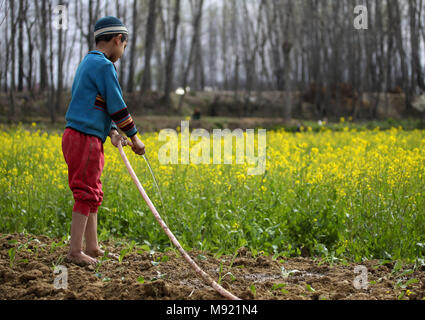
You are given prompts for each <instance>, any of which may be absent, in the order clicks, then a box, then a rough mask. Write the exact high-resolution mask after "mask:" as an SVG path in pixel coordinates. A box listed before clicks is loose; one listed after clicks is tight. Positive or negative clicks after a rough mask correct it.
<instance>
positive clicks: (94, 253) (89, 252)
mask: <svg viewBox="0 0 425 320" xmlns="http://www.w3.org/2000/svg"><path fill="white" fill-rule="evenodd" d="M84 253H85V254H86V255H88V256H90V257H92V258H97V257H103V256H104V254H105V251H104V250H101V249H100V248H97V249H94V250H87V249H86V251H84ZM108 258H112V259H115V260H119V256H118V255H116V254H115V253H112V252H108Z"/></svg>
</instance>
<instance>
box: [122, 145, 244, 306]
mask: <svg viewBox="0 0 425 320" xmlns="http://www.w3.org/2000/svg"><path fill="white" fill-rule="evenodd" d="M118 149H119V151H120V154H121V158H122V160H123V161H124V163H125V166H126V167H127V170H128V172H129V173H130V176H131V178H132V179H133V181H134V183H135V184H136V186H137V189H139V192H140V194H141V195H142V197H143V199H144V200H145V202H146V204H147V205H148V207H149V209H150V210H151V211H152V213H153V215H154V216H155V219H156V220H157V221H158V223H159V224H160V226H161V228H162V229H163V230H164V232H165V233H166V234H167V236H168V238H170V240H171V242H172V243H173V244H174V245H175V246H176V248H177V249H178V250H179V251H180V253H181V254H182V255H183V257H184V258H185V259H186V261H187V262H188V263H189V264H190V266H191V267H192V268H193V269H194V270H195V271H196V273H197V274H198V275H199V276H200V277H201V278H202V279H203V280H204V281H205V282H206V283H208V284H209V285H210V286H211V287H213V288H214V289H215V290H216V291H217V292H218V293H219V294H221V295H222V296H223V297H225V298H227V299H229V300H241V299H240V298H238V297H236V296H235V295H233V294H232V293H230V292H229V291H227V290H226V289H224V288H223V287H222V286H220V285H219V284H218V283H217V282H215V281H214V280H213V279H212V278H211V277H210V276H209V275H208V274H207V273H206V272H204V271H203V270H202V269H201V268H200V267H199V266H198V265H197V264H196V262H195V261H193V260H192V258H191V257H190V256H189V255H188V254H187V253H186V251H185V250H184V249H183V248H182V246H181V245H180V243H179V242H178V240H177V239H176V237H175V236H174V235H173V233H172V232H171V231H170V229H169V228H168V227H167V225H166V224H165V222H164V221H163V220H162V218H161V216H160V215H159V213H158V211H157V210H156V208H155V206H154V205H153V203H152V201H151V200H150V199H149V197H148V195H147V194H146V192H145V189H143V186H142V184H141V183H140V181H139V179H138V178H137V176H136V174H135V173H134V170H133V168H132V167H131V164H130V162H129V161H128V159H127V156H126V155H125V152H124V150H123V148H122V145H121V142H119V143H118Z"/></svg>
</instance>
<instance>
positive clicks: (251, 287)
mask: <svg viewBox="0 0 425 320" xmlns="http://www.w3.org/2000/svg"><path fill="white" fill-rule="evenodd" d="M249 289H250V290H251V292H252V294H253V295H254V299H255V298H256V297H257V288H255V285H253V284H251V285H250V286H249Z"/></svg>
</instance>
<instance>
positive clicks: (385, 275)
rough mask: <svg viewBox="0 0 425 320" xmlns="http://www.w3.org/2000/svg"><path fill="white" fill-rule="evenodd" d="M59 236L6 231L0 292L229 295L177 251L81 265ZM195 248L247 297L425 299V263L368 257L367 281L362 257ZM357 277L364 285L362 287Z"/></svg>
mask: <svg viewBox="0 0 425 320" xmlns="http://www.w3.org/2000/svg"><path fill="white" fill-rule="evenodd" d="M58 242H59V240H58V239H50V238H48V237H44V236H30V235H19V234H10V235H6V234H0V299H30V300H31V299H96V300H101V299H112V300H117V299H145V300H146V299H164V300H168V299H171V300H204V299H206V300H215V299H223V298H222V297H221V296H220V295H219V294H218V293H216V292H215V291H214V289H212V288H211V287H209V286H208V285H205V284H204V282H203V281H202V279H201V278H199V277H198V276H197V275H196V273H195V272H194V271H193V270H192V269H191V267H190V266H189V264H188V263H187V262H186V261H185V260H184V258H183V257H182V256H180V255H179V254H177V251H168V252H166V253H153V254H151V253H150V252H146V251H144V250H141V249H140V248H137V249H134V250H133V251H132V252H131V253H129V254H127V255H126V256H125V257H124V258H123V260H122V261H121V263H120V262H119V261H115V260H105V261H103V262H102V264H101V265H100V266H98V268H96V267H93V266H86V267H80V266H77V265H75V264H72V263H67V262H65V261H64V258H65V257H66V254H67V250H68V244H67V243H66V242H65V243H64V244H62V245H60V246H57V247H55V245H54V244H55V243H58ZM52 243H53V245H52ZM102 248H103V249H107V250H108V251H109V252H113V253H116V254H118V255H119V254H120V251H121V250H122V249H123V248H124V247H123V245H122V244H121V243H116V242H112V241H111V242H104V243H102ZM14 251H15V252H16V253H15V256H14V258H13V252H14ZM189 255H190V256H191V257H192V258H193V259H194V260H195V261H196V262H197V263H198V265H199V266H200V267H201V268H202V269H203V270H204V271H206V272H207V273H208V274H209V275H210V276H212V277H213V278H214V279H215V280H216V281H218V280H219V278H221V284H222V285H223V287H224V288H226V289H228V290H229V291H231V292H232V293H233V294H235V295H237V296H238V297H240V298H242V299H267V300H272V299H279V300H340V299H349V300H364V299H368V300H376V299H378V300H386V299H398V298H400V299H410V300H422V299H425V268H424V267H421V268H416V269H414V268H413V267H410V268H409V267H408V266H404V267H403V268H402V269H401V270H397V269H398V268H394V267H395V263H394V262H390V263H385V264H382V263H380V262H379V261H378V260H369V261H364V262H362V263H361V265H363V266H365V267H366V268H367V282H361V281H360V282H356V281H355V279H356V277H359V276H360V273H356V272H355V271H354V268H355V267H356V266H357V265H359V264H348V265H342V264H333V265H329V264H328V263H324V262H321V261H320V260H319V259H315V260H312V259H307V258H279V259H277V260H273V259H272V258H271V257H269V256H264V255H260V256H257V257H252V254H251V253H250V252H249V251H247V250H246V249H245V248H241V249H240V250H239V251H238V254H237V256H236V257H235V258H234V257H233V256H221V257H220V258H218V259H217V258H215V257H214V256H213V255H212V254H209V253H205V252H197V251H196V252H189ZM233 258H234V259H233ZM55 265H61V266H65V267H66V268H67V276H68V277H67V288H66V289H64V288H58V287H59V286H60V285H64V282H63V281H62V282H61V281H59V282H56V284H55V282H54V281H55V278H57V277H60V276H61V274H58V273H57V274H55V273H54V266H55ZM220 266H221V269H222V270H221V271H220ZM409 270H410V271H409ZM57 281H58V279H57ZM356 283H357V284H360V285H361V284H363V286H362V287H361V288H360V287H359V286H358V285H357V287H358V288H356V286H355V284H356ZM364 285H367V288H365V286H364Z"/></svg>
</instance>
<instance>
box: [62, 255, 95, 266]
mask: <svg viewBox="0 0 425 320" xmlns="http://www.w3.org/2000/svg"><path fill="white" fill-rule="evenodd" d="M65 261H66V262H71V263H75V264H76V265H79V266H80V267H84V266H87V265H96V264H97V260H96V259H94V258H92V257H90V256H88V255H87V254H85V253H84V252H82V251H80V252H77V253H71V252H68V255H67V256H66V259H65Z"/></svg>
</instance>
